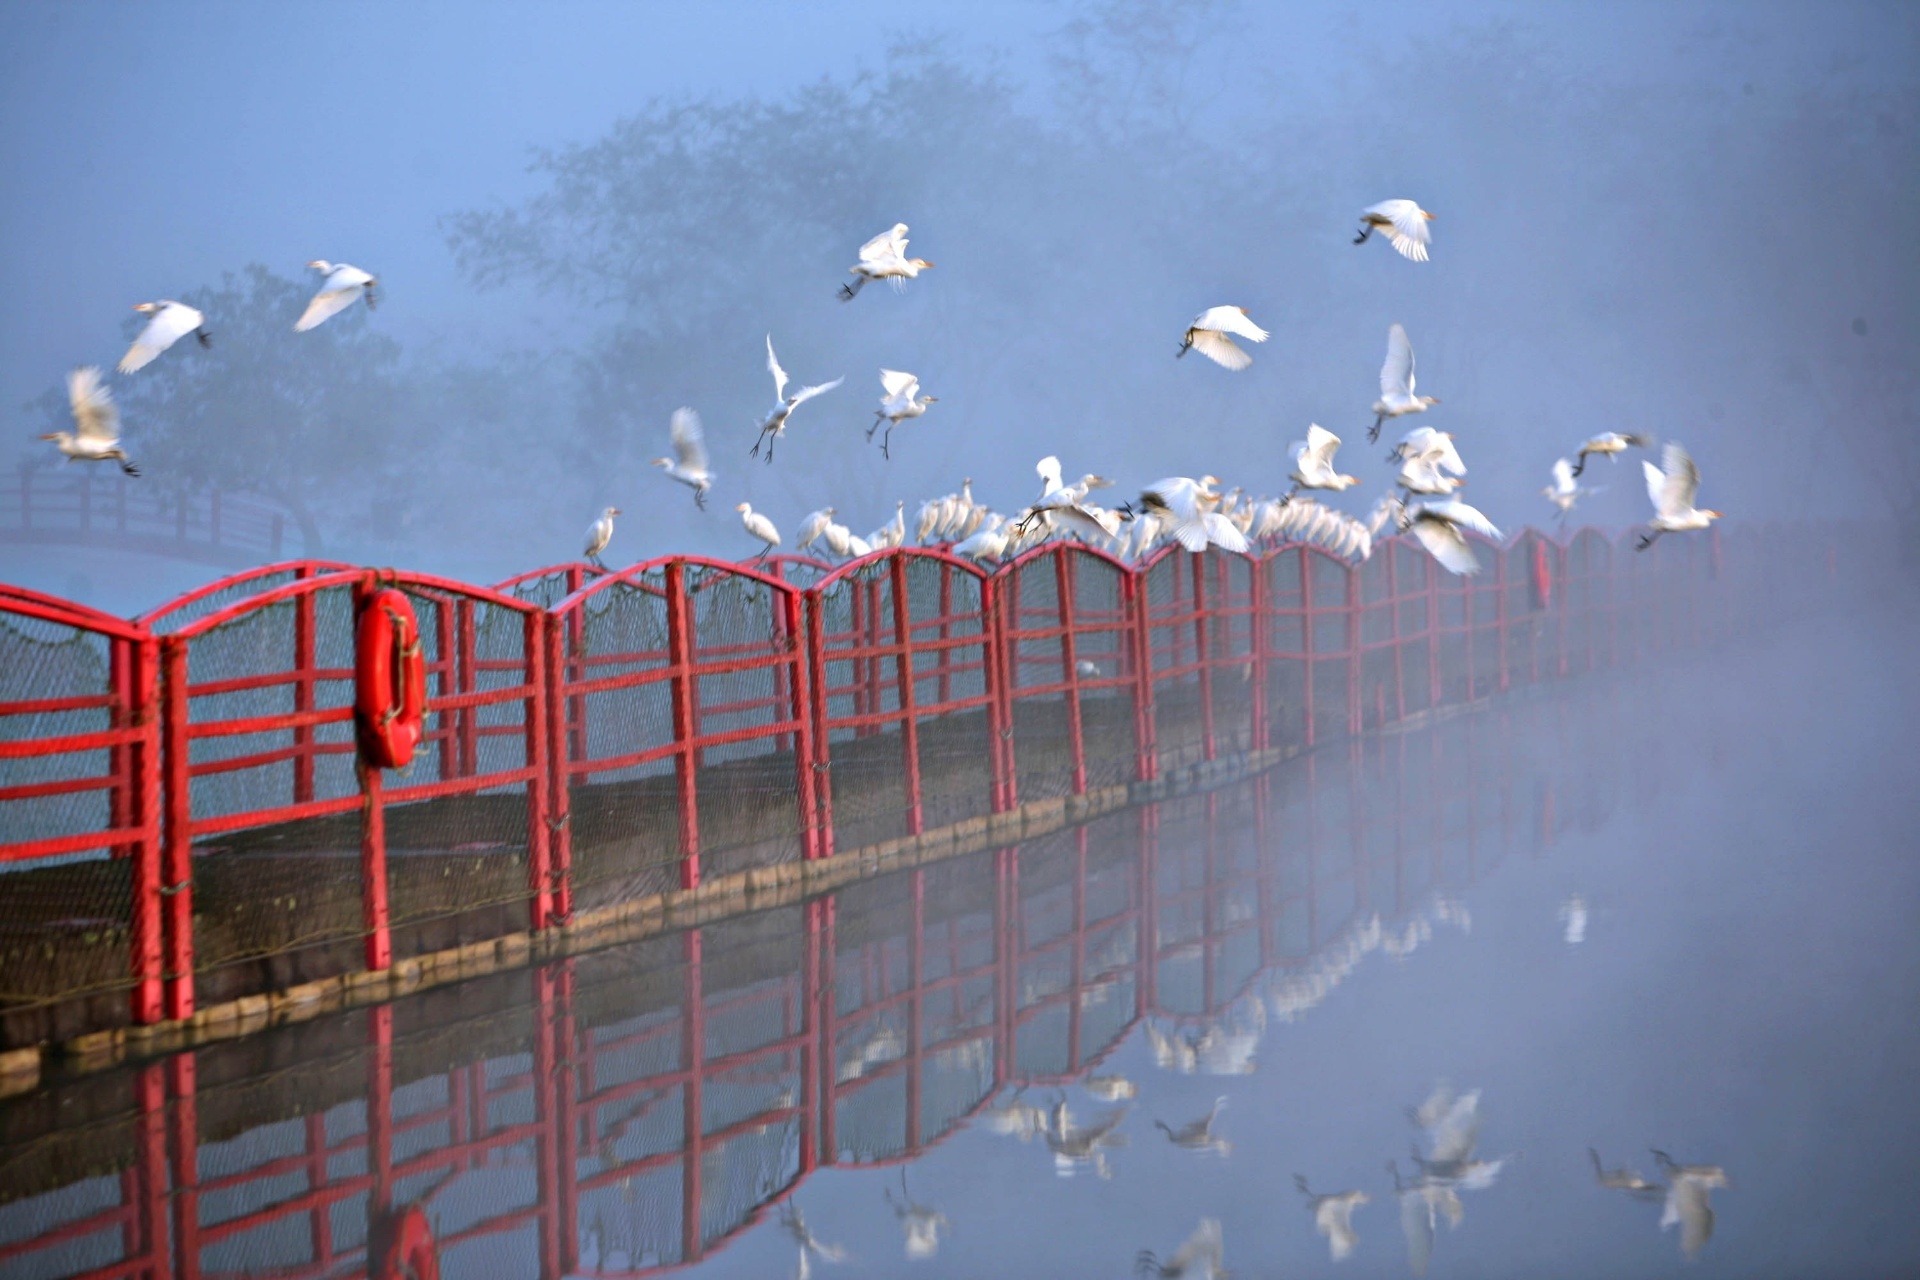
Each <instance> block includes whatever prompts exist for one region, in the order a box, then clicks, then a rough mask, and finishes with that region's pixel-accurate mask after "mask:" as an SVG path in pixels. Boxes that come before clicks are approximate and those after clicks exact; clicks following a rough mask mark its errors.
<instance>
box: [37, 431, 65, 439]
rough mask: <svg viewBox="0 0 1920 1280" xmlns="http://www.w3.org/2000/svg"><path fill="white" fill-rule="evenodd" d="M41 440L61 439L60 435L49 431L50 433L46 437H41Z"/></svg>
mask: <svg viewBox="0 0 1920 1280" xmlns="http://www.w3.org/2000/svg"><path fill="white" fill-rule="evenodd" d="M40 438H41V439H42V440H58V439H59V438H60V437H59V436H58V435H56V434H55V433H53V432H51V431H49V432H48V433H47V434H46V435H43V436H41V437H40Z"/></svg>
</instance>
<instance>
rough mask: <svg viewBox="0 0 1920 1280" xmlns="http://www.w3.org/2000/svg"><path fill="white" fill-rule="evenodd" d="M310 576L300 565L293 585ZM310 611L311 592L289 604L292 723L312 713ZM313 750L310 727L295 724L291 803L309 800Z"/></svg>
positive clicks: (311, 571) (312, 666)
mask: <svg viewBox="0 0 1920 1280" xmlns="http://www.w3.org/2000/svg"><path fill="white" fill-rule="evenodd" d="M312 576H313V566H311V565H306V564H303V565H301V566H300V567H299V568H298V569H295V570H294V571H293V577H294V580H295V581H296V582H299V581H304V580H306V579H307V578H310V577H312ZM313 612H314V604H313V592H311V591H306V592H302V593H301V594H300V596H299V598H298V599H296V600H295V601H294V602H293V714H294V716H295V718H296V721H298V718H299V717H301V716H304V715H305V714H306V713H307V712H309V711H312V710H313V695H314V616H313ZM313 749H314V730H313V726H312V725H310V724H303V723H296V724H295V725H294V730H293V802H294V803H295V804H306V803H307V802H308V801H310V800H312V799H313V768H314V750H313Z"/></svg>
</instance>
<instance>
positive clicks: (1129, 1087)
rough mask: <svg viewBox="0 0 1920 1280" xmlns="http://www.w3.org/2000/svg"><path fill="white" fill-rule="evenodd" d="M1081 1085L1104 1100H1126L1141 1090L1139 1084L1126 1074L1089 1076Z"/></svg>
mask: <svg viewBox="0 0 1920 1280" xmlns="http://www.w3.org/2000/svg"><path fill="white" fill-rule="evenodd" d="M1080 1087H1081V1088H1083V1089H1085V1090H1086V1091H1087V1092H1088V1093H1090V1094H1092V1095H1093V1096H1094V1097H1096V1098H1098V1099H1100V1101H1102V1102H1125V1101H1126V1100H1127V1099H1128V1098H1131V1097H1133V1096H1134V1095H1135V1094H1137V1093H1139V1092H1140V1088H1139V1086H1138V1085H1136V1084H1134V1082H1133V1081H1131V1080H1129V1079H1127V1078H1126V1077H1125V1076H1088V1077H1087V1078H1086V1079H1085V1080H1082V1081H1081V1082H1080Z"/></svg>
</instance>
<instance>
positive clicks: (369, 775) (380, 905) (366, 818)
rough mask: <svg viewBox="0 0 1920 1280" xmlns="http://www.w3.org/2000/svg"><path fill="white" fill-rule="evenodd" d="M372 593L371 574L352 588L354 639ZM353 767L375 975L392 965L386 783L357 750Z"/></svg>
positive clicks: (363, 906)
mask: <svg viewBox="0 0 1920 1280" xmlns="http://www.w3.org/2000/svg"><path fill="white" fill-rule="evenodd" d="M376 589H377V588H376V585H375V581H374V577H373V575H372V574H368V575H367V576H366V577H365V578H363V579H361V580H360V581H359V582H358V583H356V584H355V585H354V588H353V623H354V634H355V635H358V634H359V631H360V615H361V613H362V612H363V611H364V610H365V609H366V607H367V601H368V600H370V599H371V598H372V597H373V593H374V591H375V590H376ZM353 765H354V773H355V774H356V775H357V777H358V778H359V781H360V926H361V930H362V933H363V935H364V938H365V950H364V954H365V961H366V967H367V970H368V972H378V971H379V970H382V969H386V968H388V967H390V966H391V965H392V964H393V937H392V934H391V932H390V931H389V927H388V926H389V920H390V916H389V903H388V898H387V810H386V804H385V802H384V800H383V799H382V797H381V792H382V790H383V788H384V786H385V781H386V780H385V778H384V777H383V776H382V775H381V772H380V769H379V768H378V767H377V766H375V765H372V764H369V763H368V762H367V759H366V757H365V756H364V755H362V754H361V753H360V752H359V751H358V749H357V748H356V750H355V752H354V757H353Z"/></svg>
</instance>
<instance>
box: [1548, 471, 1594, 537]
mask: <svg viewBox="0 0 1920 1280" xmlns="http://www.w3.org/2000/svg"><path fill="white" fill-rule="evenodd" d="M1578 474H1579V472H1577V471H1575V470H1574V469H1573V464H1572V463H1571V462H1569V461H1567V460H1566V459H1565V458H1558V459H1555V461H1554V464H1553V483H1552V484H1550V485H1548V486H1547V487H1546V488H1544V489H1542V490H1541V491H1540V492H1541V493H1542V494H1544V495H1545V496H1546V499H1547V501H1548V502H1551V503H1552V504H1553V505H1554V506H1556V507H1558V508H1559V509H1560V522H1561V523H1562V524H1564V523H1566V519H1567V513H1568V512H1570V511H1572V510H1573V505H1574V504H1575V503H1576V502H1578V501H1580V499H1581V498H1583V497H1585V496H1586V495H1587V494H1589V493H1598V492H1599V489H1598V487H1596V486H1590V485H1583V484H1581V483H1580V482H1579V481H1578V480H1575V479H1574V477H1575V476H1576V475H1578Z"/></svg>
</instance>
